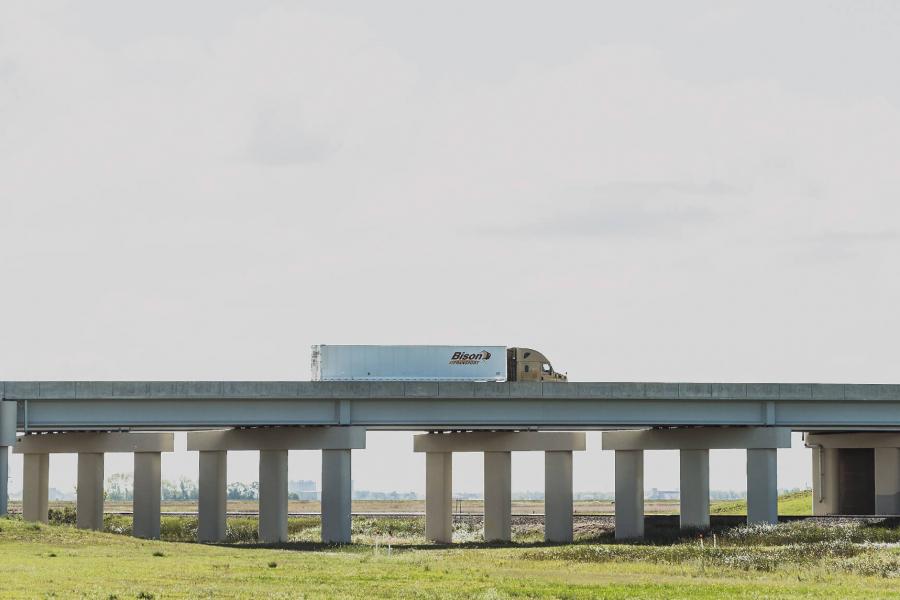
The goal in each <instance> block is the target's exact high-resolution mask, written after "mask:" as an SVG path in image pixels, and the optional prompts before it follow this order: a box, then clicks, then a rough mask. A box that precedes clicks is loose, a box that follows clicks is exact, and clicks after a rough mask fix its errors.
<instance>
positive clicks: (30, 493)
mask: <svg viewBox="0 0 900 600" xmlns="http://www.w3.org/2000/svg"><path fill="white" fill-rule="evenodd" d="M22 470H23V472H22V518H23V519H25V520H26V521H34V522H37V523H46V522H47V521H48V520H49V507H48V493H49V491H50V490H49V482H50V455H49V454H47V453H43V454H36V453H28V454H26V455H25V457H24V460H23V465H22Z"/></svg>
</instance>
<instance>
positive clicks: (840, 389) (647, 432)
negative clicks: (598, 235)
mask: <svg viewBox="0 0 900 600" xmlns="http://www.w3.org/2000/svg"><path fill="white" fill-rule="evenodd" d="M367 430H398V431H402V430H408V431H421V432H429V433H425V434H421V435H417V436H415V438H414V448H413V450H414V451H416V452H423V453H425V454H426V472H425V478H426V536H427V537H428V538H429V539H431V540H433V541H436V542H442V543H449V542H450V541H452V528H451V505H452V495H451V490H452V454H453V453H454V452H481V453H483V454H484V462H485V539H487V540H498V541H508V540H509V539H510V490H511V468H510V455H511V452H514V451H541V452H544V453H545V455H546V461H545V469H546V477H545V482H546V483H545V513H546V518H545V538H546V539H547V540H548V541H554V542H565V541H570V540H571V539H572V454H573V452H581V451H585V450H586V447H585V437H584V433H583V432H584V431H586V430H603V431H604V433H603V441H602V446H603V449H606V450H613V451H615V469H616V473H615V488H616V489H615V493H616V504H615V511H616V537H617V538H621V539H628V538H639V537H641V536H642V535H643V527H644V525H643V524H644V504H643V502H644V499H643V490H644V476H643V459H644V451H645V450H659V449H670V450H678V451H679V453H680V456H681V462H680V464H681V472H680V477H681V486H680V487H681V511H680V515H681V516H680V519H681V524H682V527H684V528H691V529H703V528H707V527H708V526H709V451H710V450H711V449H720V448H738V449H744V450H746V451H747V490H748V521H749V522H766V523H771V522H775V521H776V520H777V519H778V514H777V449H778V448H787V447H790V433H791V431H801V432H806V433H809V435H808V436H807V438H806V439H807V445H808V446H809V447H811V448H813V449H814V452H813V461H812V463H813V464H812V469H813V482H814V484H813V485H814V503H813V510H814V513H815V514H823V515H824V514H848V513H854V514H861V513H865V514H880V515H898V514H900V435H898V434H897V433H896V431H900V385H893V384H891V385H887V384H872V385H858V384H815V383H796V384H781V383H658V382H652V383H640V382H629V383H613V382H585V383H558V382H552V383H551V382H546V383H540V382H506V383H465V382H445V381H416V382H308V381H294V382H291V381H240V382H238V381H184V382H175V381H128V382H126V381H116V382H108V381H31V382H25V381H16V382H9V381H8V382H0V514H4V513H5V512H6V499H7V490H6V482H7V452H8V451H7V447H13V449H14V450H13V451H14V452H16V453H19V454H23V455H24V465H25V469H24V489H23V514H24V516H25V518H26V519H29V520H35V521H46V520H47V491H48V489H47V486H48V483H47V482H48V477H49V460H48V457H49V454H51V453H54V452H70V453H78V457H79V459H78V491H79V493H78V496H77V503H78V506H77V518H78V526H79V527H84V528H90V529H97V528H100V527H102V515H103V456H104V453H106V452H133V453H134V457H135V492H134V493H135V503H134V527H133V530H134V533H135V535H138V536H140V537H147V538H153V537H158V536H159V519H160V505H159V488H160V456H161V453H162V452H171V451H172V449H173V434H172V433H171V432H172V431H187V432H188V434H187V435H188V450H190V451H196V452H197V453H198V458H199V464H200V470H199V472H200V481H199V489H200V507H199V515H200V523H199V536H198V537H199V539H200V541H221V540H223V539H224V535H225V519H226V504H227V502H226V496H225V492H226V481H227V478H226V475H227V472H226V471H227V452H228V451H235V450H258V451H259V452H260V465H259V468H260V470H259V481H260V518H259V537H260V539H261V540H262V541H265V542H278V541H284V540H286V539H287V460H288V451H289V450H296V449H316V450H321V451H322V539H323V541H325V542H339V543H344V542H349V541H350V518H351V517H350V495H351V490H350V481H351V478H350V473H351V451H352V450H353V449H361V448H365V437H366V431H367ZM609 430H613V431H609ZM615 430H620V431H615ZM621 430H624V431H621ZM17 433H22V434H24V435H21V436H19V435H17ZM848 472H852V474H853V477H850V478H847V477H845V475H846V473H848ZM844 481H853V482H854V484H853V485H852V486H850V485H847V484H842V482H844Z"/></svg>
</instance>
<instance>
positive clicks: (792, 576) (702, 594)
mask: <svg viewBox="0 0 900 600" xmlns="http://www.w3.org/2000/svg"><path fill="white" fill-rule="evenodd" d="M381 533H384V534H385V536H387V532H386V531H379V528H378V527H374V528H373V529H372V531H370V534H371V535H372V536H373V539H374V540H375V542H377V541H378V539H379V536H380V534H381ZM395 534H396V532H395ZM898 540H900V530H896V529H882V528H878V527H866V526H860V525H856V524H851V525H841V526H832V527H823V526H819V525H812V524H806V523H792V524H783V525H779V526H775V527H762V528H755V529H754V528H737V529H734V530H731V531H729V532H720V533H719V534H718V535H717V537H716V538H715V541H713V539H711V538H707V539H706V540H705V542H704V543H703V545H701V544H700V542H699V540H698V539H692V538H688V539H684V540H681V541H679V542H677V543H673V544H666V545H653V544H642V545H636V544H635V545H632V544H611V543H598V542H590V541H588V542H584V543H579V544H573V545H566V546H544V545H542V544H520V545H513V546H507V547H502V548H491V547H484V546H482V545H479V544H467V545H463V546H461V547H454V548H446V547H432V546H427V545H421V544H416V543H406V544H404V543H399V544H396V545H390V546H389V545H387V544H381V543H377V544H376V543H367V544H360V543H357V544H353V545H350V546H345V547H340V548H335V547H326V546H321V545H319V544H310V543H296V544H288V545H284V546H282V547H279V548H264V547H258V546H254V545H233V546H207V545H200V544H188V543H175V542H152V541H142V540H136V539H133V538H130V537H127V536H121V535H113V534H107V533H93V532H83V531H79V530H76V529H74V528H73V527H71V526H66V525H50V526H47V525H35V524H30V523H24V522H22V521H19V520H14V519H0V564H2V565H3V572H2V577H0V585H2V593H0V595H2V597H3V598H105V599H110V598H120V599H122V598H143V599H147V598H154V599H163V598H260V597H267V598H367V599H371V598H382V597H408V598H412V597H415V598H484V599H496V598H535V597H552V598H648V599H649V598H688V597H690V598H722V597H735V598H798V597H799V598H890V597H900V591H898V587H900V586H898V581H900V579H898V578H897V577H898V575H900V551H898V549H897V547H896V544H897V542H898Z"/></svg>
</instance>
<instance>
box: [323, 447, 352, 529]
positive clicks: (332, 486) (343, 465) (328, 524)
mask: <svg viewBox="0 0 900 600" xmlns="http://www.w3.org/2000/svg"><path fill="white" fill-rule="evenodd" d="M350 484H351V479H350V450H322V541H323V542H325V543H326V544H349V543H350V526H351V523H350V512H351V508H352V507H351V502H352V490H351V487H350Z"/></svg>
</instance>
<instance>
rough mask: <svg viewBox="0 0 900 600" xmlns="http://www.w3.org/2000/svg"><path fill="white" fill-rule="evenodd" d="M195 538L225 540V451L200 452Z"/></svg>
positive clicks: (226, 464)
mask: <svg viewBox="0 0 900 600" xmlns="http://www.w3.org/2000/svg"><path fill="white" fill-rule="evenodd" d="M199 454H200V477H199V482H198V484H197V492H198V495H199V502H198V504H199V506H198V513H199V515H198V517H199V518H198V523H197V540H198V541H200V542H224V541H225V538H226V531H227V528H226V521H225V516H226V512H227V510H228V478H227V475H228V453H227V452H225V451H224V450H206V451H203V452H200V453H199Z"/></svg>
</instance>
